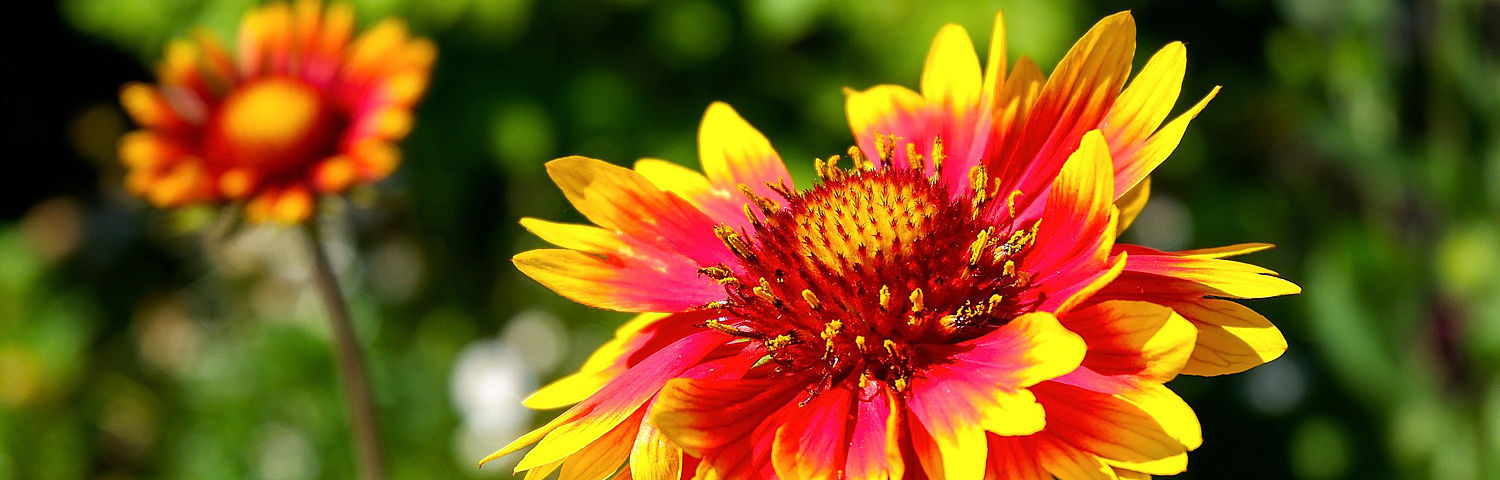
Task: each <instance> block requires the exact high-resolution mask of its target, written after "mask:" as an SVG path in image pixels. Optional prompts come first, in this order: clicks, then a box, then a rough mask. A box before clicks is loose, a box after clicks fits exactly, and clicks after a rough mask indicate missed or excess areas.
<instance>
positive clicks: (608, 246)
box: [521, 217, 625, 255]
mask: <svg viewBox="0 0 1500 480" xmlns="http://www.w3.org/2000/svg"><path fill="white" fill-rule="evenodd" d="M521 226H522V227H525V228H526V230H528V231H530V232H531V233H532V234H534V235H536V236H537V237H538V238H541V239H542V240H546V241H547V243H551V244H553V245H557V246H559V247H562V248H566V249H570V250H578V251H581V252H586V253H596V254H601V255H607V254H613V253H616V252H619V251H620V250H621V249H623V248H625V242H624V241H622V240H620V237H619V236H618V235H617V234H615V233H614V232H611V231H609V230H605V229H602V228H599V227H595V226H593V225H578V224H573V223H558V222H551V221H547V220H542V219H538V218H529V217H528V218H522V219H521Z"/></svg>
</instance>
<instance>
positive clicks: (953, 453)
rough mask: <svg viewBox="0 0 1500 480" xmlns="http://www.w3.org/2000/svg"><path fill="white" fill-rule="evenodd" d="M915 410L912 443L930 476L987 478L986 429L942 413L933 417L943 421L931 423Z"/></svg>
mask: <svg viewBox="0 0 1500 480" xmlns="http://www.w3.org/2000/svg"><path fill="white" fill-rule="evenodd" d="M912 413H913V415H912V421H911V423H910V425H911V430H912V446H913V449H914V450H915V451H916V454H917V459H918V460H919V462H920V464H921V466H922V471H923V472H925V473H926V474H927V478H930V479H932V480H961V479H967V478H983V476H984V471H985V459H986V458H987V456H988V449H989V445H988V444H987V442H986V441H985V433H984V430H983V429H981V428H979V426H978V425H976V424H974V423H972V422H964V421H956V422H949V421H947V420H945V419H943V417H942V416H935V417H932V418H931V420H934V421H939V422H942V423H938V424H932V425H929V424H926V423H925V422H923V421H922V419H921V415H920V414H918V413H917V411H916V410H913V411H912ZM930 413H938V412H930Z"/></svg>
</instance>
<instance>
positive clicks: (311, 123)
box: [204, 77, 347, 177]
mask: <svg viewBox="0 0 1500 480" xmlns="http://www.w3.org/2000/svg"><path fill="white" fill-rule="evenodd" d="M345 123H347V122H346V121H345V120H343V116H342V115H340V114H339V113H338V112H337V109H335V108H333V105H332V104H331V102H329V101H328V99H326V98H325V96H324V94H323V93H322V92H320V91H319V90H318V89H316V88H314V87H313V86H311V85H308V84H307V83H304V82H302V81H299V80H296V79H292V78H285V77H273V78H267V79H262V80H255V81H253V82H250V83H247V84H244V85H241V86H239V87H238V88H236V89H235V90H234V91H233V92H232V93H230V94H229V96H228V97H226V98H225V99H224V101H223V103H222V104H220V105H219V108H218V109H217V110H216V111H215V113H214V115H213V117H212V119H211V120H210V124H209V135H208V138H207V140H206V142H207V143H206V145H205V149H204V154H205V155H206V156H207V157H209V158H207V159H206V160H207V161H208V162H209V164H210V165H214V166H217V167H219V168H220V169H222V170H232V169H236V168H245V169H250V170H253V171H255V172H256V173H258V174H259V175H260V176H263V177H275V176H281V175H295V174H299V173H301V172H303V171H305V169H307V168H308V167H309V166H311V165H312V164H313V163H315V162H316V161H318V160H321V159H323V158H325V157H327V156H329V155H332V154H333V153H334V152H335V151H336V148H337V146H338V137H339V135H340V134H341V132H342V131H343V130H344V128H343V126H344V124H345Z"/></svg>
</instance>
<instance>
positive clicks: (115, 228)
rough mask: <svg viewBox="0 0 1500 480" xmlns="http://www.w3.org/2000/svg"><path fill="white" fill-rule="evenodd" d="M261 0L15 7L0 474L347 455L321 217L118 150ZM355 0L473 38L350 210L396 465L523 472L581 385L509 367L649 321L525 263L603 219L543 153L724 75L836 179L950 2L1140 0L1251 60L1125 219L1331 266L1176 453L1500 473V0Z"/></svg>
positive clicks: (344, 256) (1255, 462)
mask: <svg viewBox="0 0 1500 480" xmlns="http://www.w3.org/2000/svg"><path fill="white" fill-rule="evenodd" d="M255 3H256V2H253V1H248V0H209V1H190V0H152V1H138V0H61V1H59V2H55V3H49V2H21V3H19V4H17V5H14V6H12V9H11V10H10V11H9V12H8V14H7V18H8V19H10V20H11V21H12V22H14V23H15V24H18V25H20V26H24V27H25V28H20V27H15V28H7V29H3V30H0V32H3V33H0V36H4V37H5V38H4V40H6V41H5V42H3V43H0V45H4V46H0V92H4V93H3V94H0V99H3V102H0V121H3V122H4V127H5V128H4V130H3V133H0V139H3V140H0V141H3V142H4V144H3V146H4V147H5V150H4V151H5V152H6V157H7V162H6V165H7V166H8V171H7V172H6V174H5V175H0V372H4V373H3V375H0V479H30V478H46V479H63V480H66V479H100V478H107V479H133V478H165V479H175V478H184V479H186V478H195V479H196V478H225V477H230V478H270V479H299V478H350V477H352V475H353V472H352V467H351V463H352V462H351V459H350V458H349V457H348V456H349V453H348V448H347V444H346V442H347V440H346V439H345V438H344V436H343V435H344V432H345V431H346V427H345V426H344V425H343V423H342V422H343V421H344V420H343V418H344V415H343V410H342V403H341V402H340V400H339V398H340V397H339V391H338V387H337V385H336V382H335V378H334V373H333V372H334V369H333V365H332V361H333V359H332V357H331V354H330V351H329V348H328V345H327V343H328V342H329V338H328V332H327V330H326V327H325V326H324V325H323V322H322V321H321V319H320V317H319V315H321V313H320V310H319V309H318V308H317V305H316V303H315V301H314V299H313V298H311V295H309V293H307V292H308V291H309V289H308V288H307V284H306V275H307V272H306V270H305V269H303V268H302V267H298V265H304V264H305V262H304V261H302V259H298V258H295V257H291V258H288V257H289V256H293V255H297V254H299V253H298V252H300V251H301V249H299V248H291V247H290V245H292V244H294V243H295V242H296V238H295V237H287V236H286V235H289V234H284V233H278V232H275V231H262V230H260V229H253V228H252V229H249V230H246V231H244V232H241V233H239V234H237V235H236V236H235V237H233V238H228V239H224V240H223V241H217V242H215V243H216V245H215V246H214V247H212V248H205V246H204V245H202V244H201V243H200V242H202V241H203V240H202V239H200V237H197V236H194V235H188V234H185V233H184V232H187V231H191V229H192V228H193V227H195V226H198V225H201V224H203V223H205V222H207V221H209V220H211V217H210V216H209V215H205V214H203V213H202V212H197V213H195V212H193V211H186V212H179V213H165V212H160V211H155V210H152V209H150V208H146V207H145V205H144V204H143V203H142V201H140V200H138V199H135V198H134V197H132V196H131V195H129V194H127V193H126V192H125V191H124V190H123V187H122V186H121V185H123V177H124V174H125V170H124V168H123V167H122V166H120V162H119V159H118V158H116V157H115V149H114V145H115V143H116V142H117V141H118V139H119V137H120V135H121V134H123V133H124V132H125V131H126V130H127V129H128V128H130V127H129V126H130V122H129V121H128V120H127V119H126V118H125V116H124V113H123V112H122V111H121V109H120V107H119V106H118V105H117V103H116V95H117V93H118V91H119V90H118V89H119V86H120V85H121V84H123V83H125V82H127V81H149V80H150V79H151V78H152V75H151V73H150V72H149V71H148V69H147V68H146V67H145V66H146V65H153V64H154V63H155V62H156V61H158V60H160V58H161V52H162V51H163V48H164V46H165V44H166V42H167V41H168V40H169V39H171V38H179V37H183V36H184V35H186V34H188V33H189V32H190V30H191V28H192V27H193V26H194V25H200V24H203V25H207V26H208V27H209V28H210V30H212V31H214V32H215V33H216V34H218V35H220V36H221V37H225V38H228V37H229V36H230V34H231V33H232V32H233V30H234V27H235V24H236V22H237V21H238V18H239V16H240V15H241V14H242V13H243V12H244V11H245V10H246V9H247V8H250V7H251V6H253V5H254V4H255ZM353 4H354V6H355V8H356V9H357V11H358V12H359V14H358V18H360V19H361V20H365V21H369V20H374V19H379V18H383V17H385V16H388V15H397V16H400V17H403V18H405V19H406V21H407V22H408V23H409V24H410V26H411V30H412V31H413V33H414V34H416V35H420V36H423V37H427V38H431V39H433V40H434V41H435V42H436V44H437V45H438V48H439V49H440V50H441V51H442V52H443V53H442V61H441V62H439V63H438V64H437V65H436V67H435V70H434V72H433V78H432V84H431V87H430V89H429V94H428V97H427V98H426V100H424V103H423V104H422V105H421V106H420V107H418V109H417V110H416V112H415V113H416V116H417V122H416V126H415V129H414V130H413V131H412V132H411V135H410V137H409V138H408V140H407V141H405V142H404V143H403V150H404V155H403V157H404V158H405V159H406V160H407V161H406V162H405V163H404V164H403V166H402V168H401V169H400V170H398V171H397V172H396V173H395V174H394V175H393V176H392V177H391V178H390V179H388V180H387V181H385V182H383V183H381V184H379V185H378V186H377V187H376V189H377V190H378V191H379V194H378V195H371V194H368V193H365V194H355V195H352V196H351V197H350V198H349V201H348V202H346V203H344V204H342V206H341V207H340V208H347V213H348V215H341V216H340V217H344V218H347V220H346V221H343V223H341V224H339V225H335V226H334V227H335V228H330V229H329V230H328V232H327V233H328V235H329V237H330V240H331V243H332V244H333V245H332V246H331V247H332V248H333V250H334V252H333V257H334V261H335V265H336V266H337V267H338V268H339V269H340V272H341V275H342V276H343V277H342V279H343V280H344V281H345V283H346V287H347V290H348V291H349V292H350V294H351V297H352V298H351V301H352V304H353V308H354V310H355V318H356V320H357V321H358V322H359V323H360V324H359V325H358V329H359V331H360V332H361V333H362V334H364V336H365V337H364V338H365V340H366V343H367V345H368V346H369V347H370V349H371V350H370V351H371V354H372V357H373V360H372V365H371V367H372V369H373V370H374V371H373V374H374V375H375V377H376V378H375V381H374V383H375V385H376V386H377V388H378V392H377V393H378V399H379V403H380V405H381V406H382V408H383V409H384V412H385V413H386V421H385V424H384V425H383V427H384V429H385V438H386V441H387V450H388V451H390V452H399V454H393V456H392V458H390V459H389V465H390V470H391V476H392V477H393V478H412V479H415V478H509V475H508V473H507V472H508V470H509V469H508V468H506V467H505V466H503V465H500V466H499V467H500V468H494V467H493V466H491V467H486V468H485V469H483V470H478V469H476V468H475V467H474V462H475V461H476V460H477V459H478V458H479V457H478V456H477V455H476V454H475V452H476V451H481V450H485V449H488V448H493V445H495V444H496V441H495V439H496V438H502V439H503V437H509V436H511V435H512V434H513V433H514V432H515V431H521V430H524V429H526V428H528V427H532V426H535V425H536V424H537V422H538V421H540V420H542V419H544V418H546V417H550V416H552V414H550V413H547V412H543V413H542V414H541V415H540V416H538V417H535V418H533V417H523V416H521V415H526V414H525V413H523V410H521V409H520V408H519V405H518V402H516V401H515V400H514V399H516V398H519V397H521V396H524V395H525V394H527V393H529V388H530V387H531V386H533V385H539V384H542V383H543V382H545V381H548V380H550V379H552V378H554V377H555V376H557V375H559V374H561V373H564V372H568V371H571V370H573V369H575V368H576V367H577V366H578V365H579V364H580V363H581V362H582V360H583V358H584V357H585V356H586V355H587V354H588V353H589V352H590V351H592V350H593V349H594V348H596V347H597V346H598V345H599V344H601V343H602V342H603V341H604V340H605V339H607V338H609V336H610V335H611V332H612V331H613V328H614V326H615V325H618V324H619V323H620V322H622V321H623V320H624V318H623V317H622V316H621V315H617V314H610V313H606V312H600V311H596V310H590V309H586V308H581V307H576V306H573V305H570V304H571V302H568V301H566V300H564V299H562V298H561V297H558V296H556V295H553V294H551V293H548V292H546V291H545V290H544V289H543V288H542V287H540V286H538V285H535V284H534V283H532V282H529V281H526V280H524V278H523V277H522V276H521V275H520V274H519V273H518V272H516V271H515V270H514V268H513V267H512V266H511V265H510V262H509V261H508V259H509V257H510V256H511V255H512V254H514V253H515V252H519V251H523V250H527V249H530V248H536V247H539V246H541V244H540V241H538V240H534V239H532V238H530V236H528V235H525V234H524V233H523V232H522V230H521V229H520V228H519V226H518V224H517V223H516V221H517V219H518V218H520V217H521V216H534V217H543V218H549V219H559V220H568V221H581V217H579V216H578V215H577V214H576V212H573V211H572V210H571V209H569V208H567V207H566V206H565V204H564V202H563V200H562V195H561V194H560V192H558V191H557V190H556V189H555V188H553V187H552V186H551V185H550V182H547V181H546V177H545V174H544V172H543V171H542V164H543V162H545V161H546V160H549V159H552V158H554V157H558V156H562V155H567V154H581V155H588V156H591V157H596V158H612V159H633V158H636V157H642V156H654V157H660V158H665V159H668V160H673V161H677V162H685V163H689V164H691V163H692V162H694V159H695V156H696V154H695V143H694V141H695V134H696V125H697V122H698V120H699V118H700V116H701V113H702V112H703V109H704V108H705V107H706V106H707V105H708V104H709V103H710V102H712V101H714V100H725V101H728V102H730V103H732V104H734V105H735V106H736V107H737V108H738V109H739V110H740V113H741V114H743V115H744V116H745V117H746V118H747V119H748V120H749V121H751V122H752V123H754V124H755V125H757V126H758V127H760V128H761V129H763V130H764V131H765V132H766V134H767V136H768V137H770V138H771V140H772V141H773V142H775V145H776V146H777V149H778V151H779V152H781V153H782V154H783V157H784V158H786V159H787V161H788V163H789V164H791V165H792V168H793V171H792V174H793V176H794V177H796V180H797V181H799V182H801V183H802V184H808V182H809V181H810V179H811V177H812V176H811V160H812V158H813V157H814V156H825V157H826V156H827V155H830V154H833V153H839V152H842V151H844V150H845V149H846V148H847V147H848V146H849V145H850V144H851V143H852V141H853V139H852V138H851V137H850V135H849V133H848V126H847V124H846V122H845V120H844V116H843V115H844V112H843V96H842V93H841V92H840V88H841V87H844V86H850V87H854V88H866V87H869V86H871V85H874V84H877V83H901V84H915V82H916V80H917V76H918V72H919V69H920V67H921V64H922V62H921V59H922V57H923V55H924V53H925V50H926V48H927V46H928V42H929V40H930V39H931V37H932V35H934V34H935V33H936V32H937V30H938V28H939V27H940V26H941V25H942V24H943V23H946V22H956V23H960V24H962V25H964V26H965V27H966V28H968V29H969V31H970V32H975V37H976V38H975V41H976V42H977V43H985V42H987V41H988V38H987V33H988V31H989V28H988V27H989V22H990V21H991V20H992V18H993V16H992V15H993V12H994V10H996V9H997V8H1003V9H1004V10H1005V11H1006V14H1007V16H1008V17H1009V18H1015V19H1022V18H1024V19H1026V20H1025V21H1017V22H1015V24H1014V25H1012V26H1011V28H1010V29H1009V30H1010V31H1009V32H1008V36H1009V38H1010V40H1011V42H1010V48H1011V51H1012V52H1026V53H1029V54H1032V55H1033V56H1034V57H1036V58H1037V60H1038V63H1039V64H1042V65H1052V64H1055V62H1056V61H1057V60H1058V57H1059V56H1061V54H1062V53H1063V52H1064V51H1065V50H1066V49H1067V47H1068V46H1069V44H1070V43H1071V42H1072V40H1073V39H1075V38H1076V37H1077V36H1078V35H1080V34H1081V33H1082V32H1083V31H1084V30H1085V29H1086V28H1087V27H1088V25H1089V23H1090V22H1092V21H1093V20H1094V19H1097V18H1100V17H1103V16H1105V15H1108V14H1110V13H1114V12H1116V11H1119V10H1123V9H1127V8H1129V9H1133V10H1134V14H1135V17H1136V19H1137V21H1138V22H1139V26H1140V40H1139V41H1140V43H1141V44H1142V45H1162V44H1165V43H1167V42H1169V41H1172V40H1183V41H1185V42H1187V43H1188V44H1189V56H1190V58H1189V62H1190V64H1191V65H1192V66H1191V69H1190V70H1189V73H1188V77H1187V85H1188V86H1187V87H1186V88H1188V89H1190V90H1193V91H1206V90H1207V89H1208V88H1209V87H1211V86H1212V85H1223V86H1224V90H1223V91H1222V92H1220V94H1219V95H1218V97H1217V98H1216V99H1215V101H1214V104H1213V106H1212V108H1210V109H1208V110H1206V111H1205V113H1204V114H1203V115H1200V116H1199V117H1198V118H1197V119H1196V120H1194V123H1193V127H1192V128H1191V129H1190V131H1189V132H1188V134H1187V136H1186V138H1185V139H1184V140H1183V144H1182V146H1181V147H1180V148H1179V149H1178V150H1177V152H1176V153H1174V154H1173V156H1172V157H1171V159H1170V161H1168V162H1166V163H1165V164H1164V166H1163V167H1162V168H1161V169H1159V170H1158V171H1157V173H1156V175H1155V176H1154V183H1153V192H1152V193H1153V195H1152V197H1153V198H1152V201H1151V203H1150V204H1149V205H1148V207H1147V208H1146V211H1145V212H1144V213H1142V215H1141V217H1140V219H1139V220H1138V221H1137V224H1136V225H1135V226H1133V227H1132V228H1131V229H1130V231H1129V232H1128V235H1127V238H1125V240H1126V241H1129V242H1131V243H1140V244H1144V245H1148V246H1152V247H1155V248H1160V249H1181V248H1192V247H1195V246H1209V245H1222V244H1232V243H1238V242H1245V241H1267V242H1272V243H1276V244H1277V245H1279V246H1280V248H1279V249H1277V250H1273V251H1270V252H1266V253H1261V254H1258V257H1257V258H1256V259H1255V262H1256V263H1258V264H1262V265H1266V266H1268V267H1270V268H1272V269H1275V270H1277V271H1279V272H1281V273H1282V274H1283V275H1285V276H1286V277H1288V278H1290V279H1293V280H1295V281H1297V282H1298V283H1299V284H1301V285H1302V286H1303V287H1304V289H1305V291H1306V292H1307V293H1306V294H1304V295H1302V296H1299V297H1291V298H1281V299H1272V300H1265V301H1260V302H1258V303H1257V305H1256V309H1257V310H1259V311H1261V312H1262V313H1264V314H1266V316H1267V317H1269V318H1271V319H1273V320H1274V321H1275V322H1276V323H1277V325H1278V326H1279V327H1281V328H1282V329H1283V331H1284V332H1285V333H1286V336H1287V338H1288V339H1289V341H1290V343H1291V350H1290V351H1289V353H1288V354H1287V355H1286V356H1285V357H1283V358H1281V359H1279V360H1277V361H1275V362H1272V363H1271V364H1268V365H1266V366H1265V367H1262V368H1258V369H1255V370H1252V371H1251V372H1248V373H1247V374H1244V375H1237V376H1232V377H1227V378H1220V379H1209V380H1206V381H1205V380H1202V379H1194V378H1180V379H1178V380H1177V381H1175V382H1174V383H1173V384H1172V386H1173V388H1174V389H1176V390H1177V391H1179V392H1180V393H1181V394H1182V396H1183V397H1185V398H1186V399H1187V400H1188V402H1189V403H1191V404H1193V405H1198V406H1199V411H1198V414H1199V415H1200V417H1201V419H1202V421H1203V424H1204V431H1205V432H1208V435H1209V439H1208V442H1207V443H1206V444H1205V446H1204V447H1203V448H1202V449H1200V450H1198V451H1196V452H1194V454H1193V457H1192V460H1191V463H1190V465H1189V470H1188V472H1187V473H1186V474H1183V475H1182V476H1181V478H1231V479H1232V478H1298V479H1308V480H1330V479H1341V478H1413V479H1423V478H1442V479H1445V480H1446V479H1460V480H1462V479H1478V478H1493V477H1494V476H1496V475H1500V375H1497V370H1500V269H1497V267H1500V247H1497V245H1500V94H1497V93H1496V92H1500V88H1497V87H1500V80H1497V79H1500V4H1497V3H1494V2H1489V1H1483V0H1449V1H1444V2H1436V1H1415V2H1398V1H1395V0H1366V1H1361V2H1303V1H1296V0H1270V1H1256V0H1212V1H1208V0H1205V1H1200V2H1178V1H1169V0H1141V1H1137V2H1124V1H1114V0H1109V1H1099V2H1085V1H1082V0H1054V1H1050V2H1032V1H1021V0H1010V1H1005V0H1001V1H990V2H964V1H952V2H899V1H895V0H874V1H870V0H814V1H794V0H743V1H713V0H663V1H656V2H647V1H643V0H595V1H584V0H558V1H536V0H483V1H480V0H427V1H415V0H358V1H355V2H353ZM368 26H369V25H368V24H361V25H360V27H368ZM1144 61H1145V56H1144V55H1140V56H1138V57H1137V59H1136V65H1137V66H1139V65H1140V64H1141V63H1143V62H1144ZM1180 108H1184V106H1179V109H1180ZM353 238H358V239H359V240H358V242H353V241H351V239H353ZM278 242H280V243H278ZM356 252H358V253H359V254H358V255H356V254H355V253H356ZM543 312H545V313H543ZM544 318H545V319H548V320H543V319H544ZM528 332H529V333H528ZM539 338H550V339H551V340H548V341H543V340H538V339H539ZM543 345H551V347H542V346H543ZM506 405H510V406H511V407H513V408H514V410H509V411H507V410H506V409H507V407H506ZM511 429H514V430H511ZM475 445H482V446H484V448H478V449H476V447H475ZM482 453H483V452H481V453H480V454H481V455H482Z"/></svg>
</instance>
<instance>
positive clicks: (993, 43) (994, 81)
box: [980, 11, 1007, 104]
mask: <svg viewBox="0 0 1500 480" xmlns="http://www.w3.org/2000/svg"><path fill="white" fill-rule="evenodd" d="M1006 62H1007V60H1006V58H1005V14H1004V13H1002V12H999V11H997V12H995V26H994V29H993V30H991V31H990V50H989V57H988V58H986V59H985V63H984V85H983V86H981V87H980V88H981V89H982V91H983V92H984V94H985V95H989V96H990V101H991V102H992V104H993V102H996V101H997V100H998V99H999V95H1000V92H999V91H998V90H997V89H998V88H1000V87H1001V85H1002V84H1003V82H1004V81H1005V63H1006Z"/></svg>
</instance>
